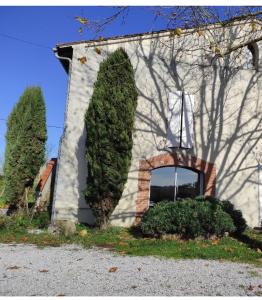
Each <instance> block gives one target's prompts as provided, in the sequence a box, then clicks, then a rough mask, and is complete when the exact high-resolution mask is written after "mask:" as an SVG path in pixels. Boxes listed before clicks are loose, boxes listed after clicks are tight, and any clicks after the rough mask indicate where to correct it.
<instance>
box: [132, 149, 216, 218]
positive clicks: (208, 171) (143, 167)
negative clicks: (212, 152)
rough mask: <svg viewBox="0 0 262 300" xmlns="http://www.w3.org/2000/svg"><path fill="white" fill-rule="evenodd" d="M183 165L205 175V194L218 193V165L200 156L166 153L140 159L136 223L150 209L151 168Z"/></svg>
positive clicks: (212, 194) (213, 194)
mask: <svg viewBox="0 0 262 300" xmlns="http://www.w3.org/2000/svg"><path fill="white" fill-rule="evenodd" d="M168 166H181V167H186V168H190V169H192V170H196V171H199V172H201V173H203V175H204V195H205V196H215V193H216V167H215V164H213V163H209V162H207V161H205V160H202V159H200V158H197V157H194V156H191V155H184V154H176V153H165V154H160V155H157V156H153V157H151V158H149V159H144V160H140V163H139V174H138V194H137V200H136V223H137V222H139V220H140V218H141V216H142V215H143V214H144V213H145V211H146V210H147V209H148V203H149V190H150V177H151V170H152V169H155V168H160V167H168Z"/></svg>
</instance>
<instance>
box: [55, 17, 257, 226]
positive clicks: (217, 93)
mask: <svg viewBox="0 0 262 300" xmlns="http://www.w3.org/2000/svg"><path fill="white" fill-rule="evenodd" d="M255 22H256V24H257V25H256V26H257V27H259V26H260V27H261V24H260V23H259V21H255ZM253 23H254V21H253ZM253 23H252V24H251V23H250V22H241V21H239V22H233V23H229V24H227V25H226V26H221V25H219V24H214V25H210V26H208V27H206V28H201V29H199V28H198V29H197V28H193V29H187V30H183V31H182V30H179V31H178V30H166V31H160V32H154V33H145V34H138V35H130V36H122V37H115V38H110V39H107V40H105V39H100V40H98V41H80V42H74V43H68V44H61V45H58V46H57V47H56V48H55V50H54V51H55V54H56V56H57V57H58V58H59V60H60V62H61V63H62V65H63V66H64V68H65V70H66V71H67V72H68V75H69V79H68V95H67V107H66V112H65V125H64V132H63V136H62V138H61V141H60V150H59V157H58V166H57V174H56V182H55V190H54V199H53V220H72V221H74V222H83V223H89V224H92V223H93V222H94V218H93V216H92V212H91V210H90V209H89V207H88V205H87V204H86V202H85V197H84V191H85V187H86V176H87V164H86V159H85V140H86V135H87V134H88V132H86V129H85V124H84V116H85V112H86V110H87V109H88V105H89V102H90V99H91V97H92V93H93V87H94V83H95V81H96V77H97V72H98V70H99V65H100V63H101V62H102V61H103V60H104V59H105V58H106V57H107V56H108V55H109V54H110V53H112V52H113V51H115V50H116V49H118V48H120V47H122V48H123V49H125V51H126V52H127V54H128V56H129V58H130V61H131V63H132V65H133V68H134V72H135V81H136V86H137V90H138V94H139V96H138V101H137V102H138V104H137V110H136V119H135V129H134V132H133V150H132V162H131V166H130V170H129V175H128V180H127V182H126V185H125V189H124V192H123V194H122V198H121V199H120V201H119V204H118V206H117V207H116V209H115V211H114V213H113V214H112V216H111V223H112V224H113V225H118V226H131V225H133V224H135V223H136V222H138V221H139V218H140V217H141V215H143V213H144V212H145V211H146V210H147V209H148V208H149V207H150V206H152V205H154V203H156V202H157V201H160V200H163V199H168V200H170V201H175V200H176V199H179V198H184V197H190V196H191V197H193V196H196V195H209V196H216V197H218V198H220V199H221V200H229V201H231V202H232V203H233V204H234V205H235V207H236V208H237V209H240V210H241V211H242V213H243V216H244V218H245V219H246V221H247V223H248V225H250V226H253V227H254V226H259V225H260V221H261V218H262V188H261V186H262V175H261V174H262V171H260V163H262V160H261V159H262V143H261V132H262V131H261V130H262V124H261V123H262V121H261V116H262V78H261V67H262V65H261V61H262V59H261V52H262V49H261V48H262V44H261V42H260V38H259V30H254V25H253ZM260 27H259V28H260ZM260 31H261V30H260ZM259 50H260V51H259Z"/></svg>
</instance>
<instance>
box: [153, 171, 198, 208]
mask: <svg viewBox="0 0 262 300" xmlns="http://www.w3.org/2000/svg"><path fill="white" fill-rule="evenodd" d="M201 194H203V175H202V174H201V173H199V172H195V171H193V170H190V169H186V168H181V167H164V168H158V169H154V170H152V171H151V185H150V200H149V203H150V206H153V205H154V204H155V203H157V202H160V201H164V200H166V201H175V200H179V199H183V198H187V197H190V198H193V197H196V196H198V195H201Z"/></svg>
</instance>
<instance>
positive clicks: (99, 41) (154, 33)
mask: <svg viewBox="0 0 262 300" xmlns="http://www.w3.org/2000/svg"><path fill="white" fill-rule="evenodd" d="M251 20H253V21H254V20H255V21H257V22H260V23H261V22H262V21H261V19H259V18H256V17H250V18H247V19H241V16H239V17H235V18H232V19H230V20H228V21H225V22H222V23H210V24H208V25H202V26H198V27H196V26H195V27H191V28H182V30H184V33H183V34H186V33H189V32H191V31H197V30H199V29H202V30H208V27H210V26H215V27H218V28H220V27H221V28H222V27H227V26H233V25H234V22H236V21H239V22H241V21H251ZM175 29H176V28H170V29H163V30H158V31H149V32H142V33H134V34H126V35H116V36H112V37H108V38H104V37H103V38H102V39H101V38H100V39H92V40H81V41H76V42H68V43H62V44H57V45H56V49H58V48H63V47H68V46H73V45H78V44H92V43H95V45H99V44H103V43H105V42H107V41H111V40H123V39H131V38H136V37H137V38H139V37H140V38H141V37H143V36H149V35H152V38H153V37H155V36H157V35H159V34H164V33H170V32H173V31H174V30H175Z"/></svg>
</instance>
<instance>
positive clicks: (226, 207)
mask: <svg viewBox="0 0 262 300" xmlns="http://www.w3.org/2000/svg"><path fill="white" fill-rule="evenodd" d="M196 200H198V201H207V200H208V201H209V202H211V203H214V204H215V205H220V206H221V207H222V209H223V211H225V212H226V213H228V214H229V215H230V216H231V218H232V220H233V222H234V225H235V227H236V230H235V231H234V233H236V234H242V233H243V232H244V231H245V229H246V228H247V223H246V221H245V219H244V218H243V215H242V212H241V211H240V210H238V209H235V207H234V205H233V204H232V203H231V202H230V201H220V200H219V199H217V198H214V197H197V198H196Z"/></svg>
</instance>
